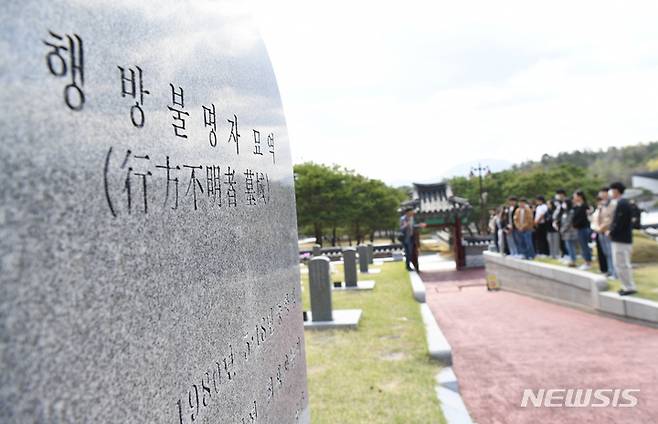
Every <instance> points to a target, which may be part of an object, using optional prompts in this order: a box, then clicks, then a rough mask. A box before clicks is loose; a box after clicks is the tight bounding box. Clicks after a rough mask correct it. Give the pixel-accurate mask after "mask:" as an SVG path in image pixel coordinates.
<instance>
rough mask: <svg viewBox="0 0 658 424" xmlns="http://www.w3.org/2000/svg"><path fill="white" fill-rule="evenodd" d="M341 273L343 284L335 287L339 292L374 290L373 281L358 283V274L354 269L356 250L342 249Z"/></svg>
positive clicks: (350, 248) (351, 248)
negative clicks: (343, 279) (343, 277)
mask: <svg viewBox="0 0 658 424" xmlns="http://www.w3.org/2000/svg"><path fill="white" fill-rule="evenodd" d="M343 271H344V276H345V284H344V285H341V286H340V287H335V288H336V289H341V290H372V289H374V288H375V281H373V280H365V281H359V274H358V272H357V269H356V250H355V249H354V248H353V247H348V248H345V249H343Z"/></svg>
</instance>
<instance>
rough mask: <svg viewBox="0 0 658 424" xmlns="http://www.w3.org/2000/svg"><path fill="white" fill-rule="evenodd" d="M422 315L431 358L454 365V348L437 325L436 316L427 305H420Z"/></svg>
mask: <svg viewBox="0 0 658 424" xmlns="http://www.w3.org/2000/svg"><path fill="white" fill-rule="evenodd" d="M420 314H421V316H422V317H423V323H424V324H425V335H426V336H427V349H428V350H429V352H430V358H432V359H436V360H439V361H441V362H443V363H444V364H445V365H452V347H451V346H450V343H448V339H446V337H445V336H444V335H443V332H442V331H441V329H440V328H439V325H438V324H437V323H436V320H435V319H434V315H432V311H431V310H430V307H429V306H427V303H421V304H420Z"/></svg>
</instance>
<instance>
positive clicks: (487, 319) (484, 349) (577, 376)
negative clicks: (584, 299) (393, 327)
mask: <svg viewBox="0 0 658 424" xmlns="http://www.w3.org/2000/svg"><path fill="white" fill-rule="evenodd" d="M423 262H425V264H423V263H422V262H421V270H422V269H426V270H427V271H426V272H422V273H421V277H422V279H423V280H424V282H425V285H426V287H427V303H428V304H429V306H430V308H431V309H432V312H433V313H434V316H435V317H436V318H437V321H438V323H439V326H440V327H441V329H442V330H443V332H444V334H445V335H446V337H447V338H448V340H449V342H450V344H451V345H452V348H453V368H454V370H455V373H456V374H457V377H458V378H459V384H460V387H461V393H462V396H463V398H464V401H465V403H466V406H467V407H468V409H469V411H470V413H471V416H472V417H473V419H474V420H475V421H476V422H477V423H478V424H489V423H501V424H502V423H505V424H516V423H533V424H534V423H579V424H581V423H596V424H604V423H624V424H626V423H632V424H635V423H647V424H649V423H651V424H654V423H658V330H657V329H653V328H648V327H643V326H640V325H636V324H630V323H626V322H622V321H619V320H616V319H613V318H607V317H604V316H600V315H595V314H591V313H587V312H583V311H580V310H576V309H572V308H568V307H564V306H559V305H555V304H552V303H547V302H543V301H540V300H536V299H533V298H531V297H526V296H522V295H517V294H514V293H510V292H505V291H501V292H487V291H486V289H485V287H484V271H483V270H471V271H463V272H457V271H454V268H452V270H451V269H449V267H448V266H447V265H446V264H445V263H441V264H437V263H432V262H435V261H432V260H431V259H430V258H426V259H425V261H423ZM525 388H531V389H539V388H546V389H551V388H554V389H568V388H574V389H575V388H583V389H586V388H592V389H615V388H620V389H625V388H629V389H640V393H639V395H638V401H639V403H638V406H637V407H635V408H612V407H606V408H592V407H589V408H545V407H542V408H535V407H532V405H529V406H528V407H527V408H521V407H520V403H521V397H522V393H523V389H525Z"/></svg>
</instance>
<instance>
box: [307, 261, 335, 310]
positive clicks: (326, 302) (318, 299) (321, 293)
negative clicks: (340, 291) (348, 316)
mask: <svg viewBox="0 0 658 424" xmlns="http://www.w3.org/2000/svg"><path fill="white" fill-rule="evenodd" d="M308 277H309V288H310V296H311V313H312V317H313V318H312V320H313V321H333V315H332V311H331V281H330V280H331V271H330V269H329V258H327V257H326V256H319V257H317V258H313V259H311V260H310V262H309V264H308Z"/></svg>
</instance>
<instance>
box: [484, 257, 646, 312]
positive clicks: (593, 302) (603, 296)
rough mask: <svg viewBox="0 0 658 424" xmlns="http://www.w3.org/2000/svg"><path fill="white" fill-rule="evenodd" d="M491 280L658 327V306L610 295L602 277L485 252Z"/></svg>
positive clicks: (631, 298) (501, 285) (535, 294)
mask: <svg viewBox="0 0 658 424" xmlns="http://www.w3.org/2000/svg"><path fill="white" fill-rule="evenodd" d="M484 261H485V266H486V270H487V278H488V279H495V281H496V283H497V284H499V285H500V287H501V288H502V289H503V290H510V291H514V292H518V293H522V294H528V295H531V296H535V297H539V298H543V299H548V300H551V301H554V302H559V303H563V304H567V305H572V306H577V307H579V308H585V309H588V310H591V311H594V310H596V311H600V312H604V313H607V314H612V315H617V316H620V317H624V318H630V319H633V320H639V321H642V322H645V323H649V324H651V325H658V302H653V301H651V300H647V299H642V298H638V297H634V296H625V297H622V296H619V295H618V294H617V293H614V292H609V291H606V290H607V289H608V281H607V280H606V278H605V277H604V276H602V275H597V274H593V273H591V272H587V271H579V270H575V269H572V268H567V267H564V266H560V265H551V264H545V263H541V262H535V261H525V260H522V259H516V258H512V257H510V256H502V255H500V254H499V253H493V252H484Z"/></svg>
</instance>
